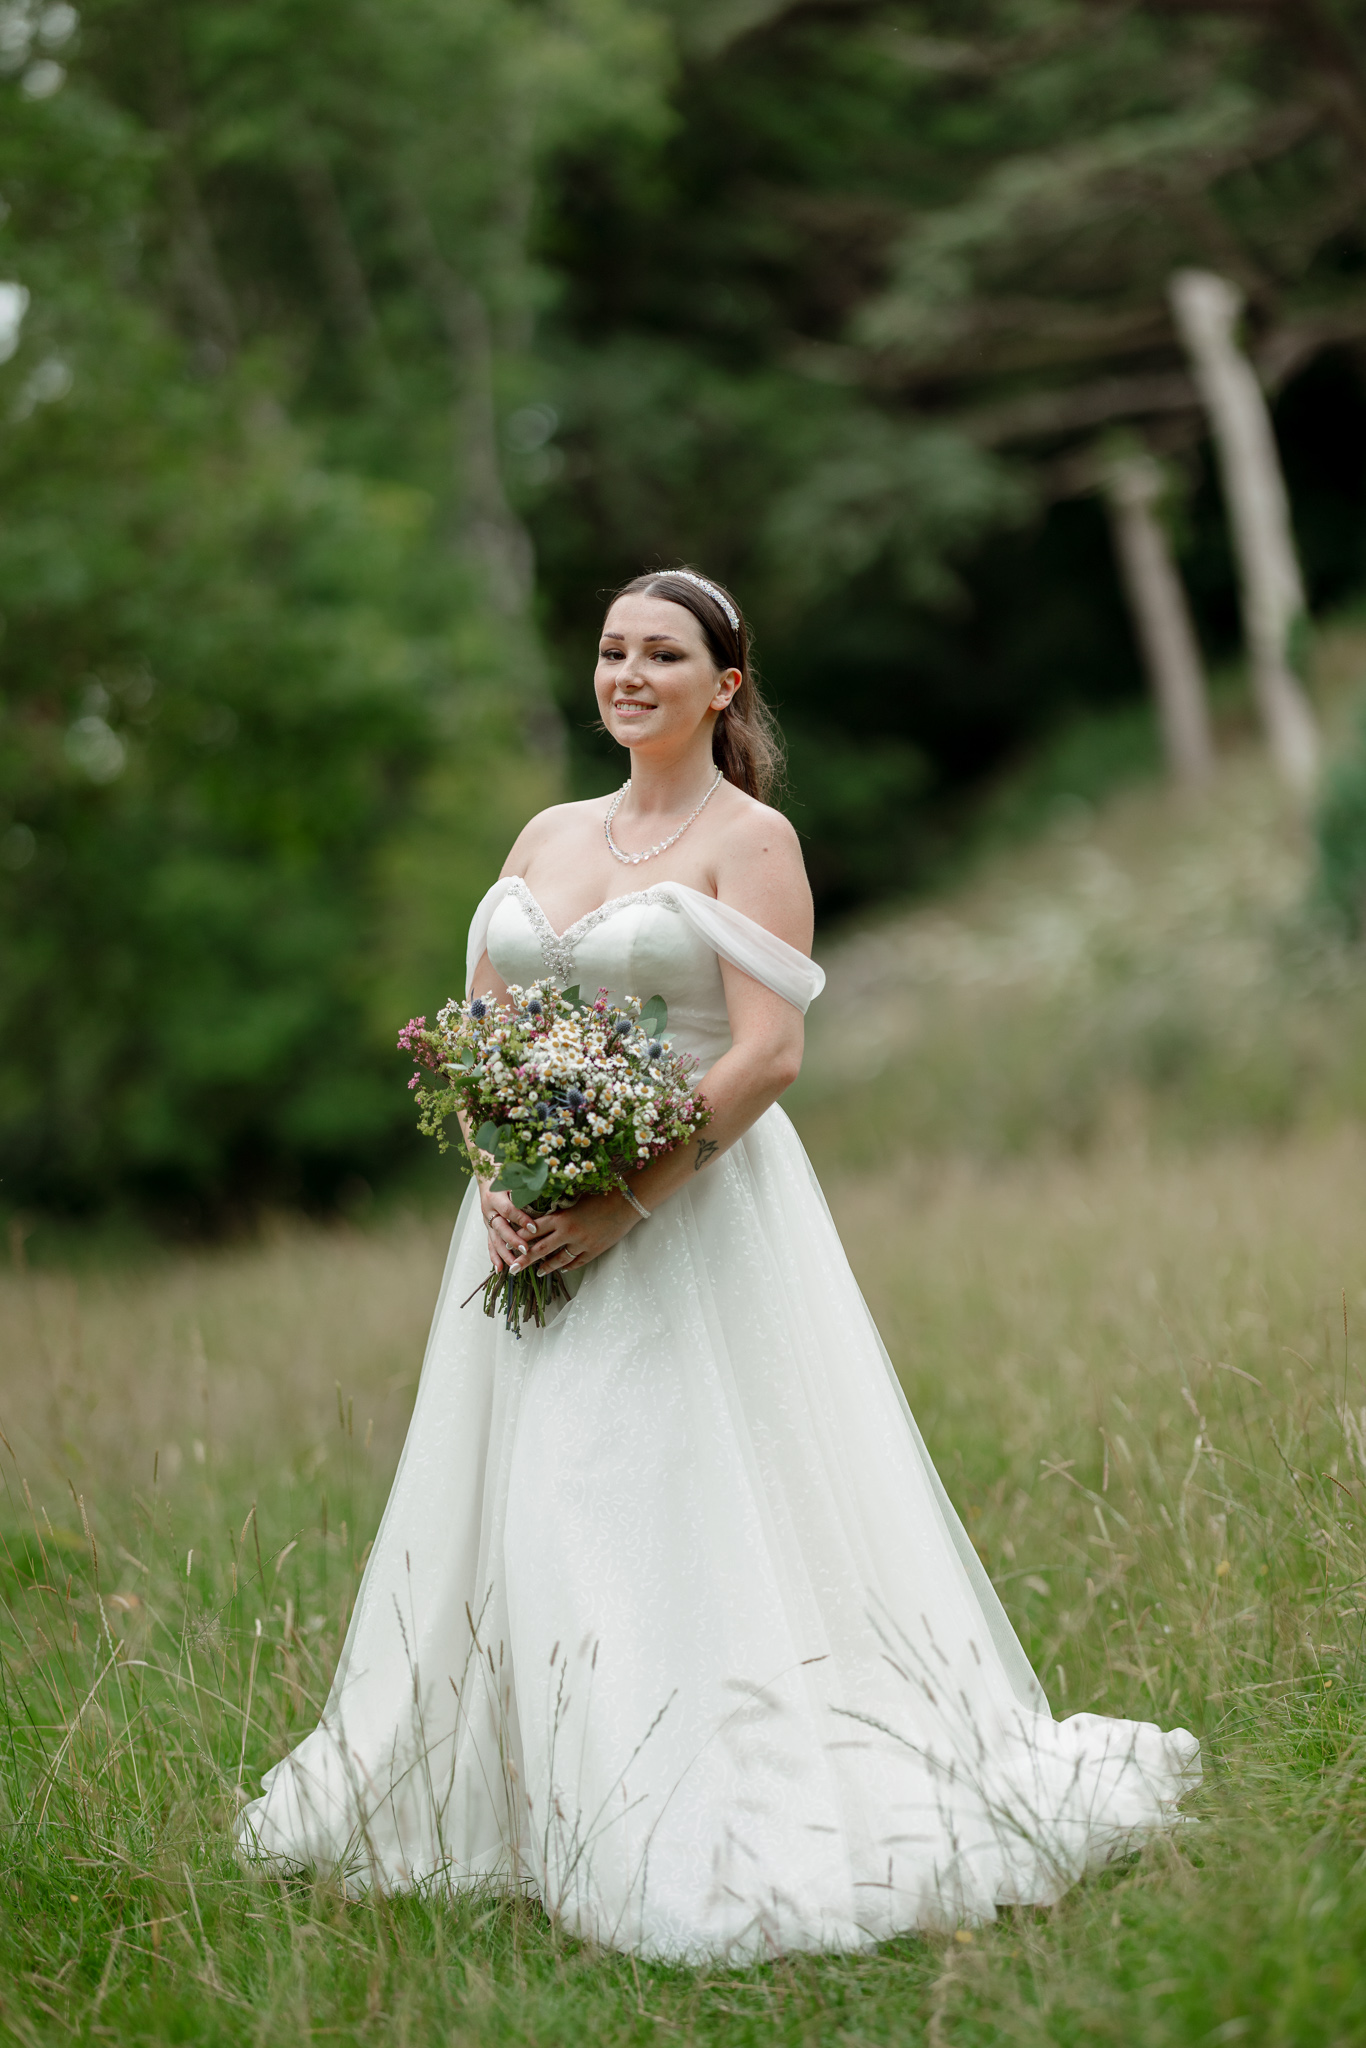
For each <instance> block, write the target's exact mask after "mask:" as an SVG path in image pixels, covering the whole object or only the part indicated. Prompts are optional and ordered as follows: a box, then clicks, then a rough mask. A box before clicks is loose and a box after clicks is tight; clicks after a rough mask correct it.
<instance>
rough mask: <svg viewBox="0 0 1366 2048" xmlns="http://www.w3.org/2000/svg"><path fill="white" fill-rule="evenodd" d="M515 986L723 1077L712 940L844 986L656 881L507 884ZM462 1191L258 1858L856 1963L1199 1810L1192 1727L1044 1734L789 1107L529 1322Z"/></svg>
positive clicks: (754, 966) (988, 1910)
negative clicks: (392, 1472)
mask: <svg viewBox="0 0 1366 2048" xmlns="http://www.w3.org/2000/svg"><path fill="white" fill-rule="evenodd" d="M486 946H487V950H488V954H489V957H490V959H491V960H492V961H493V963H494V965H495V967H496V968H497V970H498V972H499V973H500V974H501V975H502V976H503V977H504V979H505V980H507V981H508V982H518V983H521V984H523V985H525V984H528V983H530V982H532V981H536V980H541V979H544V978H553V979H554V980H556V981H557V982H560V983H561V984H564V983H567V982H578V983H580V984H581V985H582V986H583V987H584V988H585V989H588V990H596V989H597V988H598V987H600V986H601V987H606V988H608V989H610V990H611V991H612V992H613V993H614V994H617V995H624V994H636V995H641V996H651V995H654V994H656V993H659V994H662V995H663V996H664V997H665V999H666V1000H667V1002H668V1006H669V1025H670V1033H671V1036H672V1037H673V1038H674V1040H675V1043H676V1044H677V1045H678V1046H679V1047H680V1048H681V1049H683V1050H686V1051H691V1052H694V1053H696V1054H697V1055H698V1056H699V1059H700V1061H701V1063H702V1067H703V1069H704V1070H705V1067H706V1066H707V1065H709V1064H710V1063H711V1062H712V1061H713V1060H714V1059H715V1058H716V1057H717V1056H718V1055H719V1054H720V1053H721V1052H722V1051H724V1050H725V1048H726V1046H727V1045H728V1044H729V1032H728V1027H727V1021H726V1007H725V999H724V991H723V987H722V981H721V974H720V968H719V965H718V955H719V956H720V957H722V958H725V959H727V960H729V961H732V962H734V963H735V964H736V965H737V966H739V967H741V968H742V969H744V970H745V971H746V972H747V973H749V974H751V975H753V976H754V977H755V978H756V979H758V980H760V981H762V982H764V983H765V984H767V985H768V986H770V987H773V988H775V989H777V990H778V992H779V993H780V994H781V995H783V996H784V997H785V998H786V999H787V1000H788V1001H790V1002H793V1003H796V1004H797V1005H798V1006H799V1007H801V1008H803V1009H804V1008H805V1007H806V1005H807V1003H808V1002H809V1001H810V1000H811V999H812V998H813V997H814V996H815V995H816V994H817V993H818V992H819V990H820V988H821V986H822V983H823V976H822V975H821V972H820V969H819V968H817V967H815V966H814V965H813V964H812V963H811V962H810V961H809V960H807V959H805V958H804V956H802V955H801V954H799V953H797V952H795V951H794V950H793V949H792V948H791V947H789V946H786V945H784V944H783V943H782V941H780V940H778V939H776V938H774V937H773V935H772V934H771V933H769V932H767V931H764V930H763V929H762V928H761V927H759V926H758V925H756V924H754V923H753V922H752V921H751V920H750V919H748V918H746V917H743V916H741V915H740V914H739V913H738V912H736V911H734V910H731V909H728V908H727V907H726V906H724V905H722V904H718V903H716V902H714V901H713V900H712V899H711V898H709V897H706V896H702V895H700V894H699V893H698V892H697V891H695V890H692V889H687V888H684V887H682V886H680V885H676V884H671V883H665V884H660V885H658V886H656V887H654V888H649V889H644V890H641V891H639V892H637V893H636V894H633V895H629V896H622V897H619V898H617V899H616V900H615V901H613V902H611V903H607V904H604V905H603V906H602V907H601V909H599V910H596V911H593V912H591V913H590V915H589V916H587V917H585V918H581V919H580V920H579V922H578V923H577V924H576V925H574V926H572V927H571V928H570V929H569V930H568V931H566V932H563V933H556V932H555V931H554V930H553V929H552V928H551V926H550V924H549V923H548V921H547V919H546V917H545V915H544V913H543V912H542V910H541V909H540V906H539V905H538V904H537V902H536V900H535V898H534V897H533V896H532V894H531V892H530V891H529V890H528V888H527V887H526V884H525V883H524V882H522V881H520V880H518V879H512V880H507V881H503V882H499V883H498V884H496V885H495V887H494V888H493V889H491V890H490V891H489V893H488V895H487V896H486V897H485V898H484V901H483V903H482V904H481V905H480V907H479V910H478V912H477V913H476V916H475V919H474V924H473V926H472V928H471V933H470V945H469V951H470V963H471V972H472V971H473V967H474V964H475V963H476V962H477V960H478V959H479V957H480V955H481V954H482V953H483V951H484V950H485V947H486ZM487 1265H488V1253H487V1247H486V1240H485V1232H484V1228H483V1225H482V1221H481V1218H480V1212H479V1207H478V1203H477V1199H476V1194H475V1190H474V1189H473V1188H471V1189H470V1190H469V1191H468V1192H467V1194H466V1197H465V1201H464V1204H463V1206H462V1208H461V1211H460V1216H459V1219H458V1221H457V1223H456V1226H455V1234H454V1237H453V1240H452V1244H451V1251H450V1257H449V1260H448V1263H447V1267H446V1274H445V1279H444V1281H443V1284H442V1289H441V1295H440V1298H439V1300H438V1303H437V1308H436V1315H435V1319H434V1322H433V1325H432V1333H431V1338H430V1341H429V1345H428V1350H427V1356H426V1361H425V1363H424V1366H423V1370H422V1379H421V1383H420V1386H419V1389H418V1395H417V1403H416V1408H415V1411H414V1414H413V1419H412V1424H411V1427H410V1430H409V1434H408V1439H407V1443H406V1445H405V1447H404V1451H403V1456H402V1460H401V1462H400V1465H399V1469H398V1474H397V1477H396V1478H395V1481H394V1486H393V1491H392V1493H391V1495H390V1498H389V1503H388V1506H387V1507H386V1509H385V1512H384V1517H383V1520H382V1522H381V1524H380V1528H379V1533H378V1535H377V1536H376V1538H375V1542H374V1547H373V1549H372V1551H371V1554H370V1559H369V1563H368V1565H367V1567H366V1570H365V1575H364V1578H363V1580H362V1584H361V1587H360V1592H359V1595H358V1597H357V1601H356V1607H355V1613H354V1615H353V1617H352V1621H351V1626H350V1631H349V1633H348V1636H347V1639H346V1643H345V1646H344V1649H343V1652H342V1657H341V1662H340V1665H339V1667H338V1670H337V1674H336V1678H335V1681H334V1683H333V1687H332V1691H331V1695H330V1697H329V1699H328V1701H327V1705H326V1709H325V1711H324V1714H323V1718H322V1721H321V1723H320V1725H319V1726H318V1728H317V1729H316V1730H315V1731H314V1733H313V1734H311V1735H310V1736H309V1737H308V1738H307V1740H306V1741H305V1742H303V1743H302V1744H301V1745H300V1746H299V1747H298V1748H297V1749H296V1750H295V1751H294V1752H293V1753H292V1754H291V1755H290V1756H288V1757H286V1758H285V1759H284V1760H283V1761H282V1762H281V1763H279V1764H277V1765H276V1766H275V1768H274V1769H273V1770H271V1771H270V1772H268V1773H267V1775H266V1778H265V1781H264V1783H265V1793H264V1796H263V1797H262V1798H260V1799H258V1800H257V1801H255V1802H254V1804H252V1805H251V1806H249V1807H247V1808H246V1809H245V1811H244V1812H243V1814H242V1816H241V1819H240V1822H239V1841H240V1843H241V1846H242V1850H243V1853H244V1854H246V1855H247V1856H249V1857H251V1858H253V1859H256V1860H260V1861H264V1862H266V1863H267V1864H269V1865H271V1866H273V1867H276V1868H286V1869H288V1868H297V1867H309V1868H315V1869H323V1870H334V1871H336V1872H338V1873H339V1874H340V1875H341V1876H342V1877H343V1878H344V1879H345V1880H346V1882H347V1883H348V1884H350V1885H352V1886H353V1887H356V1888H363V1887H365V1886H367V1885H376V1886H380V1887H383V1888H386V1889H405V1888H414V1887H428V1886H436V1885H460V1884H462V1883H468V1882H471V1881H475V1880H478V1879H480V1878H492V1879H498V1880H511V1881H513V1882H522V1883H527V1882H529V1883H532V1884H534V1886H535V1888H536V1889H537V1891H538V1892H539V1894H540V1896H541V1898H542V1900H543V1901H544V1903H545V1905H546V1908H547V1910H548V1911H550V1912H551V1913H552V1914H554V1915H555V1916H556V1917H557V1918H558V1919H559V1921H560V1922H561V1924H563V1925H564V1926H566V1927H567V1928H569V1929H570V1930H573V1931H577V1932H579V1933H582V1934H584V1935H586V1936H590V1937H593V1938H596V1939H597V1940H599V1941H602V1942H605V1943H610V1944H612V1945H614V1946H617V1947H624V1948H630V1949H633V1950H635V1951H636V1952H637V1953H639V1954H641V1955H649V1956H658V1957H670V1958H678V1959H693V1960H702V1959H706V1958H728V1959H731V1960H733V1961H737V1962H738V1961H743V1960H745V1959H747V1958H752V1957H755V1956H762V1955H767V1954H772V1953H774V1952H776V1951H780V1950H783V1949H790V1948H815V1947H856V1946H862V1945H866V1944H869V1943H872V1942H875V1941H879V1940H882V1939H885V1938H886V1937H887V1936H889V1935H891V1934H893V1933H896V1932H899V1931H902V1930H906V1929H911V1928H931V1927H945V1926H950V1925H953V1924H955V1923H957V1922H960V1921H969V1922H970V1921H974V1920H978V1921H980V1920H984V1919H989V1918H991V1917H992V1915H993V1914H994V1912H995V1910H996V1908H997V1906H998V1905H1002V1904H1007V1903H1024V1902H1035V1903H1046V1902H1048V1901H1051V1900H1053V1899H1055V1898H1057V1897H1058V1896H1059V1894H1060V1893H1061V1892H1062V1891H1063V1890H1065V1889H1066V1887H1067V1886H1069V1885H1070V1884H1072V1883H1073V1882H1075V1880H1076V1879H1077V1878H1078V1877H1079V1876H1080V1875H1081V1874H1082V1873H1083V1872H1084V1871H1085V1870H1087V1869H1089V1868H1092V1867H1095V1866H1096V1865H1099V1864H1101V1863H1104V1862H1105V1861H1107V1860H1109V1859H1110V1858H1112V1857H1114V1856H1116V1855H1118V1854H1122V1853H1124V1852H1125V1851H1127V1850H1128V1849H1130V1848H1131V1847H1133V1846H1135V1845H1136V1844H1137V1843H1138V1842H1139V1841H1141V1840H1142V1838H1143V1837H1144V1835H1145V1834H1147V1833H1149V1832H1151V1831H1152V1830H1154V1829H1159V1828H1163V1827H1166V1826H1169V1825H1171V1824H1172V1823H1173V1822H1174V1821H1175V1820H1176V1819H1177V1818H1178V1814H1177V1809H1176V1802H1177V1801H1178V1800H1179V1798H1180V1797H1181V1795H1182V1793H1183V1792H1185V1791H1187V1790H1189V1789H1190V1787H1191V1786H1192V1785H1193V1784H1194V1783H1195V1782H1196V1781H1197V1780H1198V1777H1199V1764H1198V1745H1197V1743H1196V1741H1195V1738H1194V1737H1193V1736H1191V1735H1189V1734H1187V1733H1186V1731H1185V1730H1183V1729H1177V1730H1175V1731H1174V1732H1171V1733H1164V1732H1163V1731H1161V1730H1160V1729H1158V1728H1157V1727H1155V1726H1153V1725H1151V1724H1150V1723H1147V1722H1138V1721H1115V1720H1106V1719H1103V1718H1100V1717H1098V1716H1096V1715H1092V1714H1075V1715H1072V1716H1071V1717H1070V1718H1069V1719H1067V1720H1065V1721H1061V1722H1059V1721H1055V1720H1054V1719H1053V1718H1052V1716H1051V1714H1050V1712H1049V1709H1048V1704H1047V1701H1046V1700H1045V1698H1044V1694H1043V1691H1042V1689H1041V1687H1040V1686H1039V1684H1038V1681H1037V1680H1036V1678H1035V1676H1034V1674H1033V1672H1032V1670H1031V1669H1030V1667H1029V1663H1028V1661H1027V1659H1026V1657H1025V1655H1024V1652H1023V1650H1022V1648H1021V1646H1020V1644H1019V1641H1018V1640H1017V1638H1016V1636H1015V1633H1014V1631H1013V1629H1012V1628H1011V1626H1010V1623H1009V1621H1008V1619H1007V1617H1006V1614H1005V1611H1004V1609H1003V1608H1002V1606H1001V1604H1000V1602H999V1600H998V1599H997V1597H996V1594H995V1592H994V1591H993V1589H992V1586H991V1584H990V1581H989V1580H988V1578H987V1575H986V1573H985V1571H984V1570H983V1568H982V1565H981V1563H980V1562H979V1560H978V1558H977V1556H976V1553H975V1552H974V1550H973V1548H972V1545H971V1544H970V1542H969V1541H968V1539H967V1536H966V1535H965V1533H964V1531H963V1529H962V1527H961V1525H960V1523H959V1521H958V1518H957V1516H956V1514H955V1513H954V1510H953V1508H952V1506H951V1505H950V1502H949V1500H948V1497H947V1495H946V1494H945V1492H944V1489H943V1487H942V1485H941V1484H940V1482H939V1478H938V1476H937V1474H936V1472H935V1469H934V1466H933V1465H932V1463H931V1462H930V1458H929V1456H928V1453H927V1452H926V1450H925V1447H924V1444H923V1442H922V1441H921V1438H920V1435H919V1432H918V1430H917V1429H916V1425H915V1422H914V1420H913V1418H912V1416H911V1413H910V1410H909V1408H908V1407H907V1404H906V1401H905V1398H904V1395H903V1394H902V1391H901V1388H900V1385H899V1383H898V1381H897V1379H896V1376H895V1374H894V1372H893V1370H892V1367H891V1364H890V1361H889V1359H888V1357H887V1354H886V1352H885V1350H884V1349H883V1346H882V1344H881V1341H880V1339H879V1337H878V1334H877V1331H876V1329H875V1327H874V1325H873V1323H872V1320H871V1318H870V1316H869V1314H868V1311H867V1308H866V1307H865V1305H864V1302H863V1299H862V1297H861V1295H860V1293H859V1290H858V1287H857V1286H856V1284H855V1281H854V1278H853V1275H852V1273H851V1272H850V1269H849V1265H848V1262H847V1261H846V1259H845V1256H844V1252H843V1249H842V1248H841V1245H840V1241H839V1238H838V1236H837V1234H836V1231H835V1227H834V1224H833V1222H832V1220H831V1217H830V1214H829V1211H828V1209H827V1208H826V1206H825V1203H824V1200H823V1199H822V1196H821V1192H820V1189H819V1187H818V1185H817V1182H816V1180H815V1177H814V1175H813V1173H812V1171H811V1168H810V1166H809V1164H808V1162H807V1159H806V1155H805V1153H804V1151H803V1150H802V1147H801V1144H800V1143H799V1141H798V1139H797V1136H796V1133H795V1132H794V1130H793V1128H792V1126H791V1124H790V1123H789V1121H788V1119H787V1117H786V1116H785V1115H784V1113H783V1111H782V1110H781V1109H779V1108H776V1107H775V1108H773V1109H770V1110H769V1111H768V1112H767V1113H766V1114H765V1115H764V1116H762V1117H761V1118H760V1119H759V1120H758V1122H757V1123H756V1124H755V1125H754V1126H753V1127H752V1128H751V1129H750V1130H749V1132H748V1133H747V1134H746V1135H745V1137H744V1138H742V1139H741V1140H740V1141H739V1142H738V1143H737V1144H736V1145H734V1146H732V1147H731V1149H730V1150H729V1151H728V1152H727V1153H726V1154H724V1155H723V1156H722V1157H721V1158H719V1159H717V1160H715V1161H714V1162H713V1163H712V1164H711V1165H710V1166H709V1167H708V1168H707V1169H706V1171H705V1172H703V1173H699V1174H698V1175H697V1176H696V1177H695V1178H694V1179H693V1180H692V1181H691V1182H690V1183H689V1184H688V1186H687V1187H686V1188H685V1189H684V1190H683V1191H682V1192H681V1193H679V1194H676V1195H675V1196H673V1197H672V1198H671V1199H670V1200H669V1201H668V1202H666V1203H663V1204H661V1206H660V1209H659V1211H658V1212H657V1213H656V1214H655V1215H654V1216H653V1217H652V1218H651V1220H650V1221H649V1222H648V1223H642V1224H641V1225H640V1226H639V1227H638V1228H637V1229H635V1230H633V1231H631V1233H630V1234H629V1235H628V1236H627V1237H626V1238H625V1239H624V1240H623V1241H622V1242H621V1243H620V1244H618V1245H617V1246H615V1247H614V1248H613V1249H612V1250H611V1251H610V1252H608V1253H607V1254H606V1255H605V1256H604V1257H602V1258H600V1259H598V1260H596V1261H595V1262H594V1263H593V1264H592V1265H591V1266H590V1267H588V1268H587V1270H586V1272H585V1277H584V1281H583V1285H582V1287H581V1289H580V1291H579V1293H578V1295H577V1297H576V1299H575V1300H574V1301H573V1302H572V1303H571V1304H569V1305H568V1306H567V1307H565V1308H564V1309H563V1310H562V1311H561V1312H560V1313H559V1314H558V1315H557V1316H556V1317H555V1318H554V1319H553V1320H552V1321H551V1323H550V1324H549V1325H548V1327H547V1328H546V1329H544V1330H540V1331H537V1330H534V1329H533V1330H528V1332H527V1333H526V1334H525V1335H524V1336H523V1337H522V1338H521V1339H520V1340H518V1339H516V1338H514V1337H512V1336H510V1335H509V1334H508V1333H507V1331H505V1330H504V1329H503V1328H502V1326H501V1325H500V1324H497V1323H495V1322H492V1321H490V1320H488V1319H487V1318H486V1317H485V1316H484V1315H483V1313H482V1311H481V1307H480V1304H479V1302H478V1300H477V1298H476V1300H475V1301H474V1302H472V1303H471V1304H470V1305H469V1306H468V1307H463V1308H462V1307H461V1306H460V1304H461V1303H462V1302H463V1301H464V1299H465V1297H466V1296H467V1295H468V1294H469V1293H470V1292H471V1290H472V1289H474V1288H475V1287H476V1286H477V1284H478V1283H479V1281H480V1280H481V1279H482V1278H483V1275H484V1273H485V1272H486V1270H487Z"/></svg>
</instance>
